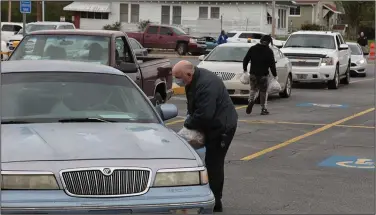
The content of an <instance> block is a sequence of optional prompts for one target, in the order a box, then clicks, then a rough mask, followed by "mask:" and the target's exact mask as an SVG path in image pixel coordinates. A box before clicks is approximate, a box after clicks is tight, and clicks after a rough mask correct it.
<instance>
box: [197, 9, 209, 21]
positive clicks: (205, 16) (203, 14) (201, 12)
mask: <svg viewBox="0 0 376 215" xmlns="http://www.w3.org/2000/svg"><path fill="white" fill-rule="evenodd" d="M208 16H209V8H208V7H199V10H198V18H199V19H208Z"/></svg>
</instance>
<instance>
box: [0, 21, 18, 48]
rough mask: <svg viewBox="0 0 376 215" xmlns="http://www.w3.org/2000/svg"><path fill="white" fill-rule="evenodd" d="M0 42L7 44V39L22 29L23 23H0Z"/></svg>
mask: <svg viewBox="0 0 376 215" xmlns="http://www.w3.org/2000/svg"><path fill="white" fill-rule="evenodd" d="M0 24H1V41H4V42H6V43H7V42H8V41H9V38H10V37H11V36H13V35H14V34H16V33H17V32H18V31H19V30H21V29H22V27H23V23H19V22H1V23H0Z"/></svg>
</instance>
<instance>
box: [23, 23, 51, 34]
mask: <svg viewBox="0 0 376 215" xmlns="http://www.w3.org/2000/svg"><path fill="white" fill-rule="evenodd" d="M25 28H26V33H30V32H33V31H41V30H55V29H56V28H57V25H40V24H39V25H38V24H27V25H26V27H25Z"/></svg>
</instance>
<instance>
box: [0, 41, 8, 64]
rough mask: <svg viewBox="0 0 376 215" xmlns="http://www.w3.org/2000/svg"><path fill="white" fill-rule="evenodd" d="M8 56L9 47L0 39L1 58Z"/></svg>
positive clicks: (5, 58)
mask: <svg viewBox="0 0 376 215" xmlns="http://www.w3.org/2000/svg"><path fill="white" fill-rule="evenodd" d="M8 56H9V49H8V48H7V43H6V42H5V41H1V55H0V57H1V60H7V59H8Z"/></svg>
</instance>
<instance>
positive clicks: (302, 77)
mask: <svg viewBox="0 0 376 215" xmlns="http://www.w3.org/2000/svg"><path fill="white" fill-rule="evenodd" d="M335 71H336V66H335V65H332V66H318V67H300V66H293V67H292V80H293V81H294V82H305V83H311V82H327V81H329V80H333V79H334V75H335Z"/></svg>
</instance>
